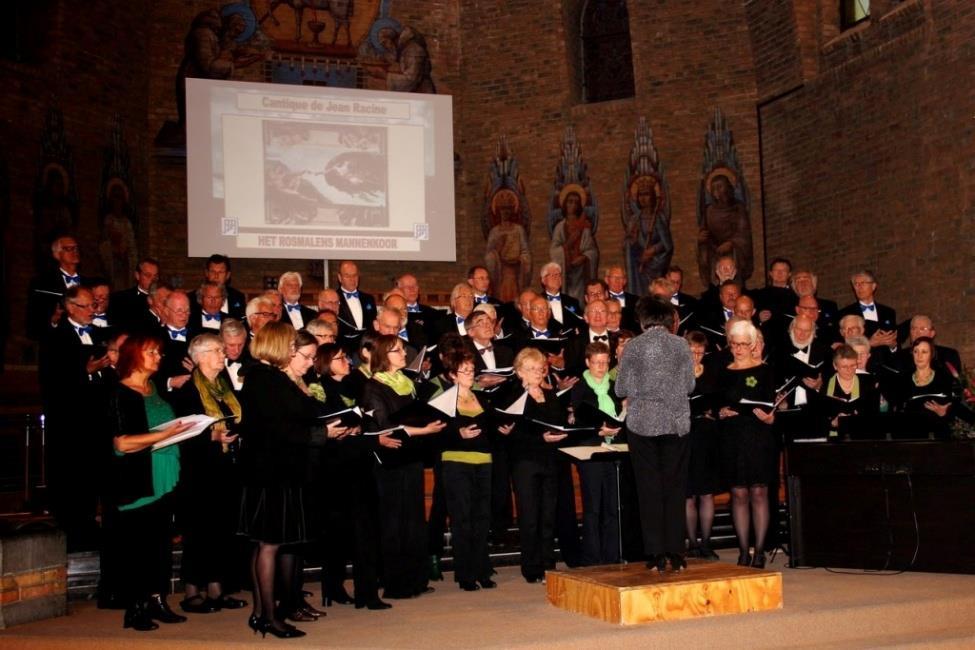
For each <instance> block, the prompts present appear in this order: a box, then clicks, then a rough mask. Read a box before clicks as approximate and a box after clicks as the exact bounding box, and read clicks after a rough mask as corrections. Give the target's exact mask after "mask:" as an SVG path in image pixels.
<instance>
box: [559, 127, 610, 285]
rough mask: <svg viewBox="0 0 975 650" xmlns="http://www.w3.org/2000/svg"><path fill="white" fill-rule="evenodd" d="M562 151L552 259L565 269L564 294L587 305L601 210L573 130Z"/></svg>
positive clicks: (595, 269)
mask: <svg viewBox="0 0 975 650" xmlns="http://www.w3.org/2000/svg"><path fill="white" fill-rule="evenodd" d="M561 150H562V155H561V157H560V158H559V164H558V165H557V166H556V168H555V184H554V187H553V188H552V199H551V202H550V205H549V212H548V234H549V237H550V238H551V244H550V246H549V259H550V260H551V261H553V262H556V263H557V264H558V265H559V266H561V267H562V275H563V280H562V281H563V285H562V290H563V291H565V292H566V293H567V294H569V295H570V296H572V297H573V298H575V299H576V300H578V301H580V302H585V295H586V283H587V282H589V281H590V280H591V279H593V278H596V277H598V273H599V246H598V245H597V244H596V229H597V228H598V226H599V207H598V205H597V204H596V197H595V196H593V192H592V187H591V186H590V184H589V170H588V168H587V165H586V162H585V160H583V158H582V148H581V147H580V146H579V143H578V142H577V141H576V136H575V131H574V130H573V129H572V127H571V126H570V127H567V128H566V129H565V133H564V134H563V136H562V145H561Z"/></svg>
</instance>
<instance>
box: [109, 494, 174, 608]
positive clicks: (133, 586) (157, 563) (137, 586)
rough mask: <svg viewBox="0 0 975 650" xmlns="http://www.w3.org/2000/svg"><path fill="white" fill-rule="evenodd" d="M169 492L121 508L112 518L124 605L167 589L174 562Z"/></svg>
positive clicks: (120, 588)
mask: <svg viewBox="0 0 975 650" xmlns="http://www.w3.org/2000/svg"><path fill="white" fill-rule="evenodd" d="M171 496H172V495H166V496H165V497H163V498H162V499H159V500H158V501H154V502H153V503H150V504H149V505H146V506H142V507H141V508H136V509H135V510H121V511H119V512H118V516H117V517H116V518H115V525H114V531H115V534H116V535H117V536H118V537H117V543H115V544H112V545H111V547H110V548H111V549H112V550H114V551H117V552H118V553H119V554H120V555H121V558H120V560H119V563H118V566H120V568H121V575H120V576H119V578H120V585H119V591H120V595H121V597H122V602H123V603H125V604H126V605H127V606H131V605H134V604H136V603H139V602H143V601H145V600H146V599H148V598H149V596H150V595H151V594H162V595H164V596H165V595H166V594H168V593H169V592H170V578H171V576H172V563H173V537H172V535H173V526H172V524H173V509H172V501H171V499H170V497H171Z"/></svg>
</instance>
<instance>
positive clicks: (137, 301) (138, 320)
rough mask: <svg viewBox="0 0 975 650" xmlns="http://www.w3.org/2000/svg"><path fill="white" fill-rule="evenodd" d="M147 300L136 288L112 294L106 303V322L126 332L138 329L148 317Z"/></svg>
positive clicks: (145, 295) (146, 295)
mask: <svg viewBox="0 0 975 650" xmlns="http://www.w3.org/2000/svg"><path fill="white" fill-rule="evenodd" d="M148 298H149V296H148V294H145V293H142V292H141V291H139V287H138V286H134V287H129V288H128V289H122V290H120V291H116V292H114V293H113V294H112V297H111V299H110V300H109V303H108V321H109V322H110V323H111V324H112V325H114V326H115V327H118V328H119V329H122V330H124V331H127V332H131V331H134V330H137V329H140V328H141V327H143V326H144V324H145V322H146V317H147V316H148V315H149V314H148V312H149V303H148ZM192 306H194V307H195V303H194V305H192Z"/></svg>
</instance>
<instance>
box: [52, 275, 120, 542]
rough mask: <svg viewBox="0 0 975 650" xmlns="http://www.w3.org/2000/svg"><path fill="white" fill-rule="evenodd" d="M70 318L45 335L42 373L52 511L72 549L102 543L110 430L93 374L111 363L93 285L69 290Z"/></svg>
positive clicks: (66, 300)
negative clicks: (96, 320)
mask: <svg viewBox="0 0 975 650" xmlns="http://www.w3.org/2000/svg"><path fill="white" fill-rule="evenodd" d="M63 309H64V318H62V319H60V321H59V322H58V323H57V325H56V326H55V327H54V328H51V327H50V325H48V326H47V327H48V329H49V331H48V332H47V334H46V335H45V336H44V338H43V339H42V341H41V348H40V359H39V368H38V370H39V378H40V384H41V403H42V405H43V408H44V416H45V420H44V424H45V441H46V448H45V454H46V456H45V459H46V467H47V485H48V490H49V494H50V506H51V511H52V513H53V514H54V517H55V519H56V520H57V522H58V524H59V525H60V526H61V527H62V528H63V529H64V531H65V534H66V535H67V538H68V550H69V551H81V550H92V549H95V548H97V540H98V535H97V532H98V531H97V526H96V525H95V506H96V501H97V481H96V480H95V476H94V475H93V473H95V474H96V475H97V469H98V464H99V457H100V456H101V455H102V454H103V453H104V452H105V451H106V450H105V448H104V445H103V443H104V438H103V437H102V436H104V430H103V429H101V428H100V427H99V426H98V419H97V413H93V412H92V409H94V408H96V407H95V405H94V402H93V396H94V394H95V393H94V389H93V387H92V377H93V376H95V375H96V374H97V373H98V372H99V371H100V370H101V369H103V368H105V367H107V366H108V364H109V362H110V360H109V357H108V354H107V353H106V352H105V349H104V347H103V344H104V341H105V338H106V337H105V336H104V333H103V331H102V329H101V328H97V327H93V326H92V324H91V321H92V315H93V314H94V312H95V310H94V304H93V298H92V294H91V291H90V290H89V289H86V288H84V287H81V286H74V287H71V288H69V289H67V290H66V292H65V296H64V306H63Z"/></svg>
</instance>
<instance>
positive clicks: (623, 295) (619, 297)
mask: <svg viewBox="0 0 975 650" xmlns="http://www.w3.org/2000/svg"><path fill="white" fill-rule="evenodd" d="M609 297H610V298H615V299H616V300H626V293H613V292H612V291H610V292H609Z"/></svg>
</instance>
